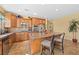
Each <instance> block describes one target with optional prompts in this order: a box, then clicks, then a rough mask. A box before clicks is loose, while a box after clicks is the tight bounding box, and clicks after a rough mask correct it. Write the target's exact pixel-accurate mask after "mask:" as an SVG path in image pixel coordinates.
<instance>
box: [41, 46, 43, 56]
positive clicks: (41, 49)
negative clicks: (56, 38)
mask: <svg viewBox="0 0 79 59" xmlns="http://www.w3.org/2000/svg"><path fill="white" fill-rule="evenodd" d="M42 53H43V46H41V55H42Z"/></svg>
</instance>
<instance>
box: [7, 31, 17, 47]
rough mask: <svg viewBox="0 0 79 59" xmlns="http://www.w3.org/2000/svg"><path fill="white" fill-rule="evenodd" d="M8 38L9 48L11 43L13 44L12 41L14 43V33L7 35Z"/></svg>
mask: <svg viewBox="0 0 79 59" xmlns="http://www.w3.org/2000/svg"><path fill="white" fill-rule="evenodd" d="M8 40H9V48H11V47H12V45H13V43H15V40H16V35H15V33H13V34H11V35H9V38H8Z"/></svg>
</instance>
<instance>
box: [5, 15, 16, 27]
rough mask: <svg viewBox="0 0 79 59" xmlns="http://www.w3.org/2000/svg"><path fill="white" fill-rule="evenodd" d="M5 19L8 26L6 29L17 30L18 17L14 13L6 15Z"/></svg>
mask: <svg viewBox="0 0 79 59" xmlns="http://www.w3.org/2000/svg"><path fill="white" fill-rule="evenodd" d="M5 18H6V26H5V27H11V28H15V27H16V26H17V18H16V15H14V14H12V13H5Z"/></svg>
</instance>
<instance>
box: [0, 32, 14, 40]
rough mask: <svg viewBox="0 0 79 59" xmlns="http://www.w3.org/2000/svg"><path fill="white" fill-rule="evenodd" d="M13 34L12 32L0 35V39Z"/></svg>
mask: <svg viewBox="0 0 79 59" xmlns="http://www.w3.org/2000/svg"><path fill="white" fill-rule="evenodd" d="M13 33H14V32H11V33H5V34H2V35H0V39H2V38H5V37H7V36H9V35H11V34H13Z"/></svg>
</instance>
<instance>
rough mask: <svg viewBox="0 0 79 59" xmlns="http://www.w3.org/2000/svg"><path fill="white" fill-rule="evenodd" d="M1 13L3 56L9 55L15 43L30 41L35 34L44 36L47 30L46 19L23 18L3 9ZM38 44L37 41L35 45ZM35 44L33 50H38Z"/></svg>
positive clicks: (0, 49) (1, 47)
mask: <svg viewBox="0 0 79 59" xmlns="http://www.w3.org/2000/svg"><path fill="white" fill-rule="evenodd" d="M1 8H2V7H1ZM1 8H0V9H1ZM0 12H1V13H0V21H1V22H0V30H1V31H0V34H1V35H0V40H1V41H0V43H1V44H0V54H1V55H5V54H8V52H9V50H10V48H11V47H12V45H13V44H14V43H15V42H21V41H27V40H30V39H29V37H30V36H33V35H34V34H35V36H36V35H43V34H44V32H45V30H46V29H47V28H46V26H47V20H46V19H43V18H37V17H23V16H21V15H17V14H15V13H12V12H9V11H6V10H3V8H2V10H0ZM36 33H37V34H36ZM33 37H34V36H33ZM33 37H32V38H33ZM36 42H37V40H36V41H35V43H36ZM35 43H34V42H33V43H32V47H33V44H34V47H33V50H34V49H36V47H35V46H36V44H35ZM38 50H39V49H38ZM34 51H35V50H34Z"/></svg>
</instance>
